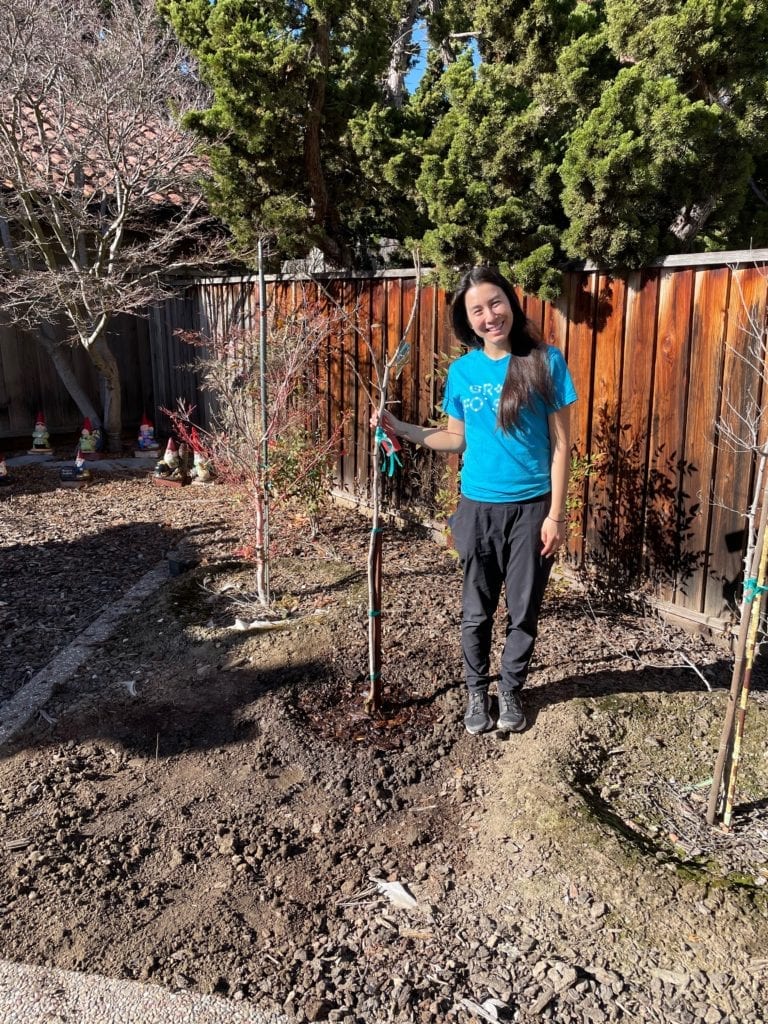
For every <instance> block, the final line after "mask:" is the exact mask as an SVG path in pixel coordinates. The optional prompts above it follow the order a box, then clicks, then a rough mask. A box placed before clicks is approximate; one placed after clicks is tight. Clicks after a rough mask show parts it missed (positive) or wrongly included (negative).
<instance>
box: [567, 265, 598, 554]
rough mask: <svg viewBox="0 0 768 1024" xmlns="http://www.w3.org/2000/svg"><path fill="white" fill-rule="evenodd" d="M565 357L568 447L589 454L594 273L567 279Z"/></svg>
mask: <svg viewBox="0 0 768 1024" xmlns="http://www.w3.org/2000/svg"><path fill="white" fill-rule="evenodd" d="M569 284H570V289H569V300H568V315H569V318H570V326H569V330H568V349H567V360H568V368H569V370H570V371H571V376H572V378H573V383H574V386H575V388H576V394H577V395H578V396H579V400H578V402H577V403H576V404H575V406H574V407H573V409H572V410H571V450H572V451H573V452H575V453H576V454H577V455H578V456H581V457H586V456H588V455H589V453H590V451H589V446H590V438H589V433H590V419H591V416H590V412H591V408H592V358H593V353H594V333H595V299H596V289H597V275H596V274H579V275H573V277H572V278H571V279H570V281H569ZM586 497H587V494H586V482H585V483H584V485H582V487H581V488H580V492H579V494H578V497H577V500H578V501H579V502H581V510H580V513H579V528H578V530H577V531H576V532H574V533H573V534H572V535H571V537H570V538H569V540H568V555H569V557H570V558H572V559H574V560H575V561H577V562H578V561H580V560H581V557H582V553H583V531H584V523H585V518H586Z"/></svg>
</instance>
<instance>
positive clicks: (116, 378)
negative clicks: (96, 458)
mask: <svg viewBox="0 0 768 1024" xmlns="http://www.w3.org/2000/svg"><path fill="white" fill-rule="evenodd" d="M86 351H87V352H88V355H89V356H90V357H91V359H92V361H93V365H94V366H95V367H96V369H97V370H98V371H99V373H100V374H101V376H102V377H103V378H104V386H105V389H106V394H105V398H104V421H103V424H102V426H103V428H104V433H105V439H106V448H107V451H110V452H119V451H121V450H122V447H123V434H122V425H123V410H122V395H121V391H120V367H119V366H118V364H117V359H115V356H114V353H113V352H112V349H111V348H110V347H109V342H108V341H107V338H106V335H105V334H100V335H99V336H98V337H97V338H96V340H95V341H93V342H91V344H90V345H89V346H88V348H87V349H86Z"/></svg>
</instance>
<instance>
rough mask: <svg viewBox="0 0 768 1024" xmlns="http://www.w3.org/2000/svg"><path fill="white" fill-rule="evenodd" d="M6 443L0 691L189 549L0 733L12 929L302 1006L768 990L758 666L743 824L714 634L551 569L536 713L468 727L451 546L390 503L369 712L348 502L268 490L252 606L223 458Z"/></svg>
mask: <svg viewBox="0 0 768 1024" xmlns="http://www.w3.org/2000/svg"><path fill="white" fill-rule="evenodd" d="M13 476H14V483H13V484H12V486H10V487H6V488H4V489H3V490H2V491H1V492H0V624H1V625H2V633H1V634H0V643H1V644H2V646H1V647H0V657H1V661H0V664H2V669H3V671H2V681H3V684H2V697H3V698H4V699H5V698H8V697H10V696H11V695H12V694H13V693H14V692H15V691H17V690H18V689H19V688H20V687H22V686H23V685H24V684H25V682H26V681H27V680H28V679H29V678H30V677H31V676H33V675H34V674H35V673H36V672H38V671H39V670H40V669H42V668H43V667H44V666H45V664H46V663H47V661H48V660H49V659H50V658H51V657H52V655H53V654H54V653H55V652H56V651H58V650H60V649H61V647H62V646H64V645H65V644H66V643H68V642H69V641H70V640H71V639H73V638H74V636H75V635H76V634H77V633H78V632H80V631H81V630H82V629H83V628H84V627H85V626H86V625H87V624H88V623H89V622H90V621H92V620H93V619H94V618H95V617H96V616H97V615H98V614H99V612H100V611H101V610H102V609H103V608H104V607H106V606H107V605H108V604H110V603H111V602H112V601H114V600H116V599H117V598H118V597H119V596H120V595H121V594H122V593H124V592H125V591H126V590H127V589H128V588H129V587H130V586H131V585H132V584H133V583H135V582H136V581H137V580H138V579H139V578H140V576H141V575H142V574H143V573H144V572H146V571H147V570H149V569H150V568H151V567H152V566H153V565H154V564H156V562H157V560H158V559H159V558H162V557H163V556H164V554H165V553H166V552H168V551H169V550H174V551H183V552H184V553H185V556H186V557H188V558H189V560H190V561H194V562H196V563H197V564H196V565H195V567H194V568H192V569H190V570H189V571H188V572H185V573H183V574H182V575H179V576H176V577H170V578H169V580H168V582H167V584H165V585H164V586H163V588H162V589H161V590H160V591H159V593H158V594H157V595H156V597H155V598H154V599H153V600H151V601H150V602H147V606H146V607H144V608H142V609H141V611H140V612H139V613H137V614H132V615H129V616H128V617H127V618H126V619H125V620H124V621H123V623H122V625H121V627H120V628H119V630H118V632H117V633H116V634H115V635H114V636H113V637H112V639H111V640H109V641H108V642H106V643H105V644H103V645H102V646H100V647H95V648H94V649H93V651H92V656H91V657H90V659H89V660H88V662H87V663H86V664H85V665H84V666H83V667H82V668H81V669H80V670H78V671H77V672H76V674H75V675H73V676H72V677H71V678H70V679H69V680H68V681H67V682H66V683H65V684H63V685H61V686H60V687H59V688H58V689H57V690H56V691H55V692H54V694H53V696H52V698H51V699H50V701H49V702H48V703H47V704H46V705H45V707H44V708H42V709H41V711H40V713H39V714H38V715H37V716H36V717H35V718H34V719H33V720H32V721H31V722H30V723H29V725H28V726H27V727H26V728H25V729H24V730H23V732H22V733H20V734H18V735H17V736H16V737H15V738H14V740H13V741H12V742H11V743H10V744H9V745H7V746H6V748H4V749H3V750H2V751H1V752H0V755H1V758H2V759H1V760H0V822H1V823H2V844H1V846H0V956H1V957H4V958H7V959H12V960H17V961H21V962H26V963H34V964H50V965H55V966H57V967H62V968H70V969H80V970H84V971H93V972H100V973H102V974H105V975H109V976H112V977H119V978H137V979H144V980H150V981H152V982H156V983H158V984H161V985H164V986H167V987H171V988H192V989H196V990H199V991H202V992H218V993H222V994H225V995H227V996H229V997H231V998H233V999H236V1000H248V1001H251V1002H253V1003H254V1004H256V1005H259V1006H261V1007H263V1008H267V1009H280V1008H282V1009H285V1010H286V1011H287V1012H289V1013H291V1014H294V1015H295V1018H296V1019H297V1020H298V1021H323V1020H329V1021H343V1022H346V1024H363V1022H365V1024H371V1022H378V1021H382V1022H383V1021H395V1022H400V1021H403V1022H405V1021H417V1022H420V1024H427V1022H442V1021H458V1022H465V1021H470V1020H475V1019H480V1020H489V1019H490V1020H494V1019H499V1020H519V1021H527V1020H550V1021H562V1022H571V1021H574V1022H576V1021H579V1022H581V1021H591V1022H597V1024H599V1022H601V1021H658V1022H663V1024H674V1022H679V1024H694V1022H698V1021H704V1022H706V1024H718V1022H720V1021H730V1022H733V1024H736V1022H738V1024H745V1022H758V1021H764V1020H765V1019H766V1011H765V1006H766V1005H768V984H767V981H768V953H766V950H767V949H768V899H766V895H767V890H768V884H766V883H768V824H767V823H766V815H765V808H766V805H767V804H768V742H767V740H768V694H767V693H766V687H765V682H764V678H763V677H762V676H761V674H760V673H758V679H757V685H756V687H755V691H754V693H753V694H752V696H751V697H750V710H749V716H748V719H747V735H746V744H745V750H744V756H743V764H742V768H741V773H740V776H739V780H740V781H739V791H738V794H737V809H736V815H735V818H734V828H733V830H732V831H731V832H730V833H724V832H723V831H722V830H720V829H710V828H708V827H707V826H706V825H705V823H704V807H705V804H706V800H707V797H708V785H707V780H708V779H709V778H710V776H711V774H712V767H713V764H714V759H715V754H716V750H717V745H718V739H719V732H720V726H721V723H722V718H723V712H724V708H725V703H726V696H727V688H728V685H729V680H730V671H731V660H730V656H729V654H728V651H727V649H726V648H725V647H724V646H723V645H722V642H720V641H716V640H714V639H712V638H707V637H703V636H694V635H689V634H686V633H683V632H680V631H678V630H676V629H675V628H673V627H671V626H670V625H668V624H664V623H663V622H661V621H660V620H659V619H658V618H656V617H654V616H651V615H648V616H640V615H630V614H621V613H618V612H615V611H611V610H610V609H596V610H595V614H594V615H592V614H589V613H588V610H587V607H586V604H585V601H584V598H583V596H582V595H581V594H580V593H579V592H578V591H577V590H575V589H574V588H573V587H572V586H570V585H568V584H567V583H566V582H565V581H564V580H563V579H562V578H559V577H558V575H557V574H556V577H555V579H554V580H553V582H552V584H551V586H550V590H549V594H548V597H547V603H546V608H545V611H544V615H543V620H542V628H541V633H540V637H539V642H538V646H537V651H536V656H535V664H534V670H533V673H532V677H531V680H530V684H529V686H528V688H527V690H526V702H527V703H526V708H527V712H528V715H529V719H530V726H529V728H528V730H527V731H526V732H525V733H523V734H522V735H518V736H512V737H510V738H509V739H508V740H502V739H501V738H499V737H498V736H497V734H495V733H491V734H488V735H486V736H481V737H474V738H473V737H470V736H468V735H467V734H466V733H465V732H464V730H463V726H462V722H461V718H462V715H463V710H464V694H463V689H462V684H461V678H460V654H459V646H458V640H459V630H458V625H459V592H460V575H459V570H458V567H457V565H456V563H455V561H454V560H453V559H452V558H451V556H450V555H449V554H448V553H446V551H445V550H444V549H442V548H440V547H439V546H438V545H436V544H435V543H434V541H433V540H432V539H431V538H430V537H428V536H427V535H426V534H424V533H423V532H421V531H419V530H418V529H416V528H409V529H405V530H397V529H395V528H390V529H388V530H387V531H386V533H385V553H384V571H385V581H384V603H385V617H384V619H383V628H384V658H385V664H384V681H385V686H386V707H385V709H384V712H383V713H382V714H381V715H380V716H378V717H376V718H370V717H368V716H366V715H365V714H364V712H363V695H364V692H365V690H366V688H367V682H366V680H367V673H368V666H367V641H366V636H367V623H368V615H367V591H366V579H365V564H366V554H367V546H368V536H369V526H368V523H367V522H366V520H365V519H364V518H363V517H362V516H360V515H358V514H356V513H355V512H352V511H342V510H339V509H336V510H333V511H329V512H328V514H327V516H326V517H325V519H324V521H323V525H322V532H321V535H320V537H319V538H318V539H317V540H316V541H314V542H313V541H310V540H309V539H308V531H307V528H306V523H305V522H304V521H303V519H302V517H301V516H299V515H296V514H292V513H291V514H289V513H286V514H284V515H282V516H280V517H278V516H275V517H274V524H275V529H276V542H275V558H274V562H273V566H272V584H273V588H274V594H275V598H276V600H275V608H276V614H277V615H278V621H277V622H275V621H273V622H271V623H270V625H271V626H275V625H276V626H277V627H279V628H270V629H261V628H252V629H251V628H246V629H236V628H234V624H235V622H236V620H241V624H245V625H246V626H248V625H249V624H250V623H251V622H252V621H253V620H259V619H263V618H264V616H263V614H262V613H260V612H259V609H258V608H257V607H256V604H255V602H254V599H253V589H254V587H253V573H252V569H251V567H250V566H249V565H248V564H247V563H246V562H245V561H244V560H243V559H242V558H241V557H237V556H236V551H237V549H238V545H239V537H238V533H239V531H238V529H237V523H238V521H239V519H240V517H241V516H242V513H243V510H242V506H241V505H240V504H239V503H238V501H237V498H236V496H235V495H233V494H232V493H231V492H229V491H228V490H227V489H226V488H224V487H218V486H216V487H209V488H195V487H187V488H183V489H180V490H173V489H163V488H159V487H155V486H153V485H152V483H151V482H150V481H149V480H148V479H147V478H146V477H144V476H142V475H140V474H131V473H125V474H122V475H111V476H110V477H109V478H106V477H103V476H99V477H97V481H96V482H95V483H94V484H93V485H92V486H91V487H89V488H87V489H85V490H82V491H64V490H61V489H58V488H57V487H56V484H57V477H56V474H55V472H52V471H51V470H49V469H46V468H45V467H43V466H38V467H31V468H20V469H17V470H15V471H14V472H13ZM502 628H503V624H502V623H501V621H500V622H499V636H501V631H502ZM683 656H685V658H687V659H689V661H690V662H692V663H693V664H694V665H695V666H696V667H697V668H698V669H699V671H700V672H701V673H702V674H703V676H704V677H705V678H706V679H707V680H708V682H709V684H710V685H711V687H712V692H708V690H707V689H706V686H705V684H704V683H703V682H702V679H701V678H700V677H699V676H698V675H697V674H696V673H695V672H693V671H692V670H691V668H690V667H688V665H687V664H686V662H685V660H684V657H683ZM1 718H2V707H1V706H0V719H1ZM387 882H389V883H400V884H401V885H402V886H404V888H405V892H404V893H403V892H400V891H399V890H397V888H396V887H395V889H390V890H389V891H387V889H386V886H385V884H384V883H387ZM398 897H399V898H398ZM409 897H411V898H410V899H409ZM404 902H405V903H406V904H408V905H403V903H404Z"/></svg>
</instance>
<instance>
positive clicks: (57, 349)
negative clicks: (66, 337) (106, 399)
mask: <svg viewBox="0 0 768 1024" xmlns="http://www.w3.org/2000/svg"><path fill="white" fill-rule="evenodd" d="M37 340H38V342H39V344H40V345H41V346H42V348H43V349H44V350H45V352H46V353H47V354H48V356H49V357H50V360H51V362H52V363H53V365H54V368H55V370H56V373H57V374H58V377H59V380H60V381H61V382H62V384H63V385H64V387H65V388H66V389H67V393H68V394H69V397H70V398H71V399H72V401H73V402H74V403H75V405H76V406H77V408H78V409H79V411H80V414H81V415H82V417H83V419H85V418H86V417H87V418H88V419H90V420H91V421H92V422H93V423H97V424H101V416H99V414H98V413H97V412H96V407H95V406H94V404H93V402H92V401H91V397H90V395H89V394H88V393H87V392H86V390H85V388H84V387H83V386H82V384H81V383H80V381H79V380H78V378H77V375H76V373H75V370H74V367H73V366H72V350H71V349H70V348H69V347H68V346H66V345H62V344H58V343H57V342H56V340H55V338H54V337H53V330H52V328H51V326H50V325H49V324H42V325H41V327H40V329H39V331H38V333H37Z"/></svg>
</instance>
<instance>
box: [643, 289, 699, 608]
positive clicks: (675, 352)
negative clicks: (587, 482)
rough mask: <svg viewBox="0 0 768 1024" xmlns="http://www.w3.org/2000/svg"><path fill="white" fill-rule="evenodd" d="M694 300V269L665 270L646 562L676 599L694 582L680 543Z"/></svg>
mask: <svg viewBox="0 0 768 1024" xmlns="http://www.w3.org/2000/svg"><path fill="white" fill-rule="evenodd" d="M692 298H693V271H692V270H663V271H662V272H661V275H660V278H659V307H658V317H657V328H656V359H655V363H654V383H653V400H652V407H651V431H650V463H649V473H648V490H647V496H646V515H645V553H646V560H647V562H648V564H649V565H650V566H651V569H652V572H653V574H654V576H655V577H656V578H657V581H658V583H657V585H658V590H657V596H658V597H660V598H662V600H667V601H671V600H673V598H674V594H675V589H676V588H678V587H679V588H681V589H683V592H685V589H686V588H687V587H688V586H689V584H690V579H689V577H688V576H687V575H686V574H685V573H681V561H680V542H681V537H682V534H683V533H684V532H685V531H686V529H687V527H686V525H685V524H686V522H687V520H688V516H689V510H690V502H689V496H688V491H687V476H688V474H687V469H686V466H685V463H684V459H683V454H682V453H683V440H684V437H683V435H684V429H685V405H686V401H687V397H688V354H689V333H690V318H691V302H692Z"/></svg>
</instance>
